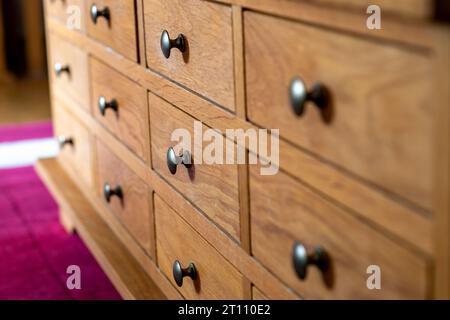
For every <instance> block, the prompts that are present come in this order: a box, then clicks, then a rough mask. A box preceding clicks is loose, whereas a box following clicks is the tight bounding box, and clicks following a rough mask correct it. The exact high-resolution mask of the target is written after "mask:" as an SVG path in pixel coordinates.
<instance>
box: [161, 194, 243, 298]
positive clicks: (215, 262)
mask: <svg viewBox="0 0 450 320" xmlns="http://www.w3.org/2000/svg"><path fill="white" fill-rule="evenodd" d="M155 221H156V235H157V236H156V246H157V249H156V252H157V257H158V265H159V268H160V269H161V270H162V271H163V273H164V274H165V275H166V276H167V278H169V279H170V280H171V281H172V283H173V284H174V286H176V287H177V288H178V290H179V291H180V293H181V294H182V295H183V296H184V297H185V298H186V299H243V298H244V279H243V276H242V275H241V274H240V273H239V272H238V271H237V270H236V269H235V268H234V267H233V266H232V265H231V264H230V263H229V262H228V261H227V260H225V258H224V257H222V256H221V255H220V254H219V253H218V252H217V251H216V250H215V249H214V248H213V247H211V245H210V244H208V243H207V242H206V241H205V240H204V239H203V238H202V237H201V236H200V235H199V234H198V233H197V232H196V231H195V230H194V229H192V227H191V226H189V224H188V223H187V222H186V221H184V220H183V219H182V218H181V217H180V216H179V215H178V214H177V213H176V212H175V211H173V209H172V208H170V207H169V205H168V204H167V203H165V202H164V201H163V200H162V199H161V198H160V197H159V196H158V195H156V194H155ZM175 261H178V262H179V263H180V264H181V266H182V267H183V268H186V267H187V266H188V265H189V264H190V263H193V264H194V266H195V269H196V274H197V278H196V280H192V279H191V278H189V276H186V277H184V278H183V283H182V286H181V287H178V285H177V284H176V282H175V280H174V270H173V269H174V268H173V267H174V263H175Z"/></svg>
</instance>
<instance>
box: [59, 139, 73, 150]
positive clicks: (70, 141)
mask: <svg viewBox="0 0 450 320" xmlns="http://www.w3.org/2000/svg"><path fill="white" fill-rule="evenodd" d="M57 141H58V145H59V148H60V149H64V147H65V146H67V145H70V146H73V145H74V140H73V138H71V137H66V136H58V138H57Z"/></svg>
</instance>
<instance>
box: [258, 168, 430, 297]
mask: <svg viewBox="0 0 450 320" xmlns="http://www.w3.org/2000/svg"><path fill="white" fill-rule="evenodd" d="M250 203H251V237H252V252H253V255H254V256H255V257H256V258H257V259H258V260H259V261H261V262H262V263H263V264H264V265H265V266H266V267H267V268H268V269H270V271H272V272H273V273H274V274H275V275H276V276H277V277H279V278H280V279H281V280H282V281H283V282H285V283H286V284H287V285H288V286H290V287H292V288H293V289H294V290H295V291H296V292H297V293H298V294H299V295H300V296H302V297H304V298H318V299H322V298H325V299H336V298H337V299H348V298H351V299H391V298H392V299H424V298H427V297H428V292H429V291H428V289H429V284H428V283H427V279H428V266H427V263H426V261H425V260H424V259H423V258H422V257H419V256H418V255H416V254H414V253H412V252H410V251H408V250H406V249H405V248H403V247H401V246H400V245H399V244H397V243H395V242H393V241H392V240H391V239H389V238H387V237H385V236H383V235H382V234H381V233H379V232H377V231H375V230H374V229H373V228H371V227H369V226H368V225H366V224H364V223H362V222H361V221H359V220H358V219H357V218H356V217H354V216H353V215H351V214H350V213H348V212H345V211H344V210H343V209H340V208H339V207H337V206H335V205H334V204H332V203H330V202H328V201H326V200H325V199H323V198H322V197H320V196H318V195H317V194H315V193H313V192H312V191H310V190H309V189H307V188H306V187H304V186H303V185H302V184H300V183H299V182H297V181H295V180H294V179H293V178H291V177H289V176H287V175H286V174H284V173H281V172H280V173H279V174H278V175H276V176H261V175H260V174H259V169H258V168H257V167H256V166H253V167H252V168H251V169H250ZM392 223H407V221H401V222H396V221H393V222H392ZM417 241H420V239H417ZM296 243H299V244H301V245H303V246H304V247H305V248H306V249H307V252H308V254H310V253H312V252H314V248H316V247H317V246H320V247H322V248H323V249H324V250H325V252H326V253H327V254H328V256H329V261H330V263H329V264H328V265H330V267H329V268H328V271H327V272H321V271H319V268H317V267H316V266H312V265H311V266H309V267H308V268H307V274H306V278H305V279H304V280H300V278H299V276H298V275H297V273H296V271H295V269H294V260H293V250H294V245H295V244H296ZM299 248H300V247H299ZM297 261H299V260H297ZM369 266H378V267H379V268H380V270H381V289H380V290H377V289H373V290H369V289H368V288H367V286H366V283H367V281H368V279H369V277H370V276H371V274H368V273H367V269H368V268H369ZM370 283H372V282H371V281H370Z"/></svg>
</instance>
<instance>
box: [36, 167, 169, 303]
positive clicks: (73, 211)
mask: <svg viewBox="0 0 450 320" xmlns="http://www.w3.org/2000/svg"><path fill="white" fill-rule="evenodd" d="M36 169H37V172H38V173H39V175H40V177H41V178H42V180H43V181H44V182H45V184H46V185H47V187H48V188H49V189H50V191H51V193H52V194H53V196H54V197H55V199H56V200H57V202H58V204H59V205H60V207H61V208H63V210H64V212H65V213H67V214H70V215H71V219H72V221H73V223H74V225H75V228H76V230H77V232H78V234H79V235H80V236H81V238H82V239H83V241H84V243H85V244H86V245H87V246H88V248H89V249H90V250H91V252H92V253H93V255H94V257H95V258H96V260H97V261H98V263H99V264H100V266H101V267H102V268H103V270H104V271H105V272H106V274H107V275H108V277H109V279H111V281H112V283H113V284H114V286H115V287H116V289H117V290H118V291H119V293H120V294H121V295H122V296H123V297H124V298H126V299H164V298H165V296H164V294H163V293H162V292H161V290H160V289H159V288H158V286H157V285H156V284H155V282H154V281H153V280H152V279H151V278H150V277H149V276H148V275H147V274H146V273H145V271H144V270H143V269H142V267H141V266H140V265H139V264H138V263H137V262H136V260H135V258H134V257H133V256H132V255H131V253H130V252H129V251H128V250H127V249H126V248H125V246H124V245H123V243H122V242H121V241H120V240H119V239H118V238H117V236H116V234H115V233H114V232H113V231H112V230H111V229H110V228H109V227H108V225H106V224H105V222H104V221H103V220H102V219H101V218H100V217H99V215H98V212H97V211H96V209H95V208H94V207H93V206H92V205H91V203H90V202H89V200H88V199H87V198H86V197H85V196H84V195H83V193H82V192H81V191H80V189H79V188H78V187H77V185H76V184H74V182H73V180H72V179H71V178H70V177H69V176H68V175H67V173H66V172H65V169H63V167H61V166H60V162H59V161H57V160H55V159H48V160H40V161H38V163H37V165H36Z"/></svg>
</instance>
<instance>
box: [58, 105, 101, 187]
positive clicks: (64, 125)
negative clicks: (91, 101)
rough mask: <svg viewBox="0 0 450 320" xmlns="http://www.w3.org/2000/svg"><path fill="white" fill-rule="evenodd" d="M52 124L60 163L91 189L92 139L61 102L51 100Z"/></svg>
mask: <svg viewBox="0 0 450 320" xmlns="http://www.w3.org/2000/svg"><path fill="white" fill-rule="evenodd" d="M53 105H54V107H53V124H54V131H55V136H56V138H57V140H58V143H59V146H60V152H59V155H58V158H59V160H60V163H61V164H62V165H63V166H64V167H65V168H67V169H68V171H69V172H71V173H73V175H74V176H76V177H77V178H79V179H80V180H81V182H82V183H83V184H84V185H86V186H87V187H89V188H93V187H94V186H93V185H94V183H93V181H94V179H93V157H92V137H91V135H90V134H89V131H88V129H87V128H86V127H85V126H84V125H83V124H82V123H81V122H80V121H79V120H78V119H77V118H75V116H73V115H72V114H71V113H70V111H69V108H68V106H66V105H65V104H64V103H63V102H62V101H60V100H57V99H54V100H53Z"/></svg>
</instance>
